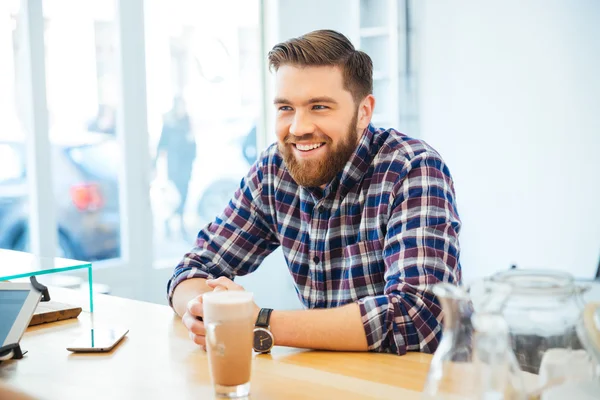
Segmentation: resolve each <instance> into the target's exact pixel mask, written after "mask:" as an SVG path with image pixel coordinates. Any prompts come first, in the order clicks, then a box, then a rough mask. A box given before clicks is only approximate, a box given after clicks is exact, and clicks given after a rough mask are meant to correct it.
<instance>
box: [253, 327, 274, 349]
mask: <svg viewBox="0 0 600 400" xmlns="http://www.w3.org/2000/svg"><path fill="white" fill-rule="evenodd" d="M271 347H273V334H271V332H270V331H269V330H267V329H264V328H255V329H254V350H256V351H257V352H259V353H262V352H267V351H269V350H271Z"/></svg>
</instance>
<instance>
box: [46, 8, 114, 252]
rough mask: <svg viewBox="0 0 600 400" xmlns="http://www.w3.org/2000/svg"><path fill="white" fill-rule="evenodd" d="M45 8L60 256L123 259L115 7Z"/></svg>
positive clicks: (50, 120)
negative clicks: (117, 133)
mask: <svg viewBox="0 0 600 400" xmlns="http://www.w3.org/2000/svg"><path fill="white" fill-rule="evenodd" d="M43 6H44V19H45V44H46V87H47V99H48V115H49V130H50V142H51V151H52V163H53V178H54V187H55V198H56V206H57V208H56V213H57V214H56V220H57V224H58V242H59V243H58V246H59V250H58V255H59V256H62V257H66V258H75V259H81V260H88V261H96V260H104V259H108V258H115V257H119V256H120V252H121V246H120V242H121V241H120V218H119V187H118V179H117V171H118V167H119V163H120V162H121V160H122V157H121V156H120V154H119V147H118V144H117V142H116V137H115V128H116V119H115V117H116V115H115V109H116V106H117V96H116V94H117V87H116V85H117V76H116V63H117V60H116V52H115V50H116V23H115V8H114V2H112V1H104V0H93V1H64V0H44V2H43ZM74 32H76V33H77V34H73V33H74Z"/></svg>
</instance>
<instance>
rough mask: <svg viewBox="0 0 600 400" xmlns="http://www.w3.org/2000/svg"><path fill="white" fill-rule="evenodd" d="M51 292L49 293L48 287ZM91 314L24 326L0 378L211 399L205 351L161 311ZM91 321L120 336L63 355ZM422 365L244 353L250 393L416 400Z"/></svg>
mask: <svg viewBox="0 0 600 400" xmlns="http://www.w3.org/2000/svg"><path fill="white" fill-rule="evenodd" d="M67 292H68V291H65V290H63V291H61V292H60V293H61V295H64V294H66V293H67ZM51 294H52V295H53V298H56V297H57V296H56V294H57V292H56V291H54V292H52V293H51ZM57 300H59V301H65V299H64V297H63V298H57ZM82 301H85V297H83V300H82ZM71 303H73V302H71ZM95 310H96V311H95V312H94V314H93V316H92V315H91V314H89V313H82V314H81V315H80V316H79V317H78V318H77V319H74V320H68V321H61V322H56V323H51V324H45V325H40V326H35V327H31V328H29V330H28V331H27V333H26V334H25V336H24V337H23V339H22V340H21V345H22V347H23V349H24V350H28V351H29V353H28V354H27V355H26V356H25V358H23V359H22V360H16V361H15V360H13V361H9V362H4V363H2V364H0V379H1V380H3V381H6V382H8V384H9V385H11V386H14V387H16V388H19V389H21V390H23V391H26V392H27V393H30V394H32V395H35V396H39V397H40V398H42V399H48V400H51V399H61V400H62V399H167V398H168V399H171V398H172V399H209V398H213V397H214V395H213V391H212V387H211V382H210V376H209V370H208V358H207V355H206V353H205V352H204V351H203V350H202V349H201V348H200V347H198V346H196V345H195V344H193V343H192V342H191V341H190V340H189V338H188V335H187V332H186V329H185V328H184V326H183V325H182V324H181V321H180V320H179V318H178V317H176V316H174V313H173V312H172V310H171V309H170V308H168V307H166V306H161V305H156V304H150V303H144V302H140V301H134V300H128V299H123V298H118V297H111V296H104V295H99V296H97V300H96V309H95ZM92 322H93V323H94V326H95V327H96V328H99V327H102V326H116V325H118V326H124V327H126V328H129V333H128V335H127V336H126V338H125V339H124V340H123V342H121V344H120V345H119V346H117V348H116V349H114V350H113V351H112V352H111V353H100V354H73V353H70V352H69V351H67V350H66V349H65V348H66V347H67V345H68V344H69V343H70V342H71V341H73V340H74V339H75V338H76V337H77V336H78V335H79V334H80V333H82V332H84V331H85V330H86V329H88V328H89V327H90V326H91V324H92ZM430 360H431V356H429V355H427V354H420V353H409V354H407V355H405V356H402V357H398V356H395V355H390V354H374V353H335V352H322V351H307V350H301V349H293V348H282V347H276V348H275V349H274V350H273V352H272V354H270V355H255V356H254V359H253V367H252V368H253V370H252V381H251V385H252V388H251V392H252V395H251V397H252V398H253V399H370V398H378V399H381V398H401V399H418V398H419V397H420V393H419V391H420V390H421V389H422V388H423V385H424V383H425V377H426V374H427V371H428V367H429V362H430Z"/></svg>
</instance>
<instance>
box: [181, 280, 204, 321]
mask: <svg viewBox="0 0 600 400" xmlns="http://www.w3.org/2000/svg"><path fill="white" fill-rule="evenodd" d="M211 291H212V288H210V287H209V286H208V285H207V284H206V279H204V278H192V279H186V280H185V281H183V282H181V283H180V284H179V285H177V287H175V291H174V292H173V309H174V310H175V312H176V313H177V315H179V316H180V317H182V316H183V314H185V310H186V307H187V303H188V302H189V301H190V300H192V299H193V298H195V297H197V296H199V295H201V294H202V293H206V292H211Z"/></svg>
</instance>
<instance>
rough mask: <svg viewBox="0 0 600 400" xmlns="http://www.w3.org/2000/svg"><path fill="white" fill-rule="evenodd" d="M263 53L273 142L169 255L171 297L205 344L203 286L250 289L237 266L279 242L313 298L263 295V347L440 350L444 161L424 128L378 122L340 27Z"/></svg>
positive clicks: (445, 250) (300, 289)
mask: <svg viewBox="0 0 600 400" xmlns="http://www.w3.org/2000/svg"><path fill="white" fill-rule="evenodd" d="M269 63H270V66H271V69H272V70H273V71H275V77H276V90H275V91H276V96H275V99H274V107H275V109H276V121H275V127H276V132H277V143H276V144H273V145H271V146H270V147H269V148H267V149H266V150H265V151H264V152H263V153H262V155H261V156H260V157H259V159H258V161H257V162H256V163H255V164H254V165H253V166H252V168H251V169H250V172H249V173H248V175H247V176H246V177H245V178H244V179H243V180H242V182H241V185H240V188H239V189H238V191H237V192H236V193H235V195H234V197H233V199H232V200H231V202H230V203H229V205H227V207H226V208H225V211H224V212H223V213H222V214H221V215H220V216H218V217H217V218H216V219H215V221H214V222H212V223H211V224H209V225H208V226H206V227H205V228H204V229H202V230H201V231H200V233H199V234H198V239H197V241H196V247H195V248H194V249H193V250H192V251H191V252H190V253H188V254H186V255H185V256H184V258H183V260H182V261H181V263H180V264H179V265H178V266H177V267H176V268H175V272H174V274H173V277H172V278H171V280H170V281H169V284H168V296H169V301H170V303H171V305H172V306H173V308H174V310H175V311H176V312H177V313H178V314H179V315H180V316H182V320H183V323H184V324H185V326H186V327H187V328H188V330H189V332H190V337H191V338H192V340H194V341H195V342H196V343H198V344H199V345H202V346H205V328H204V325H203V323H202V321H201V317H202V293H204V292H206V291H210V290H244V289H243V288H242V287H241V286H239V285H238V284H236V283H234V282H233V279H234V278H235V276H238V275H245V274H248V273H251V272H253V271H254V270H256V269H257V268H258V267H259V265H260V264H261V262H262V260H263V259H264V258H265V257H266V256H267V255H268V254H269V253H271V252H272V251H273V250H275V249H276V248H277V247H279V246H281V247H282V249H283V254H284V256H285V259H286V262H287V265H288V268H289V271H290V273H291V275H292V277H293V279H294V281H295V283H296V291H297V294H298V296H299V298H300V300H301V301H302V303H303V304H304V305H305V306H306V310H294V311H282V310H269V309H260V308H259V307H258V306H255V314H256V317H257V329H256V330H255V346H254V347H255V350H256V351H259V352H267V351H269V350H270V348H271V347H272V345H273V344H275V345H283V346H294V347H305V348H313V349H328V350H348V351H367V350H370V351H379V352H391V353H396V354H404V353H405V352H406V351H424V352H433V351H434V350H435V349H436V347H437V345H438V343H439V340H440V337H441V324H440V321H441V308H440V305H439V303H438V302H437V300H436V299H435V297H434V296H433V294H432V293H431V290H430V289H431V285H433V284H436V283H438V282H451V283H455V284H458V283H459V282H460V279H461V269H460V264H459V244H458V232H459V229H460V220H459V217H458V212H457V209H456V203H455V195H454V188H453V182H452V178H451V176H450V172H449V171H448V168H447V166H446V165H445V163H444V161H443V160H442V158H441V157H440V155H439V154H438V153H437V152H436V151H435V150H434V149H432V148H431V147H430V146H429V145H427V144H426V143H424V142H423V141H420V140H416V139H412V138H410V137H408V136H405V135H403V134H401V133H399V132H397V131H395V130H393V129H376V128H375V127H373V126H372V125H371V124H370V122H371V117H372V115H373V110H374V108H375V98H374V97H373V95H372V88H373V77H372V75H373V66H372V62H371V59H370V58H369V56H368V55H367V54H365V53H363V52H361V51H357V50H355V48H354V46H353V45H352V44H351V43H350V41H349V40H348V39H347V38H346V37H345V36H343V35H342V34H340V33H337V32H334V31H329V30H322V31H315V32H311V33H308V34H306V35H304V36H301V37H298V38H294V39H290V40H288V41H286V42H283V43H280V44H278V45H276V46H275V47H274V48H273V49H272V50H271V52H270V53H269ZM269 284H271V285H277V284H278V283H277V282H269Z"/></svg>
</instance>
